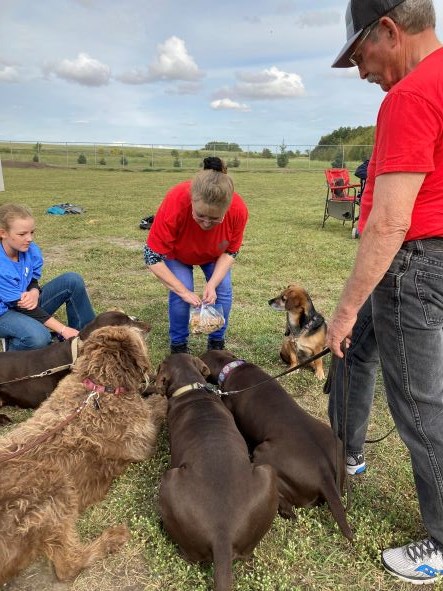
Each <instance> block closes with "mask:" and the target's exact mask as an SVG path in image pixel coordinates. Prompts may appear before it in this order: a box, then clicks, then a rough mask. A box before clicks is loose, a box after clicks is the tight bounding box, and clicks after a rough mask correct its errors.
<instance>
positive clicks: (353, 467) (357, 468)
mask: <svg viewBox="0 0 443 591" xmlns="http://www.w3.org/2000/svg"><path fill="white" fill-rule="evenodd" d="M365 470H366V462H365V456H364V454H359V453H350V452H348V453H347V454H346V472H347V473H348V474H349V475H350V476H354V474H361V473H362V472H364V471H365Z"/></svg>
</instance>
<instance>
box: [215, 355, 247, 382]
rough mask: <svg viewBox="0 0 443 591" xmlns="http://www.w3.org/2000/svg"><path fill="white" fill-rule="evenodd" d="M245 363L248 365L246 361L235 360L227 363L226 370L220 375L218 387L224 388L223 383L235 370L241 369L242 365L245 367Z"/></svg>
mask: <svg viewBox="0 0 443 591" xmlns="http://www.w3.org/2000/svg"><path fill="white" fill-rule="evenodd" d="M244 363H246V361H245V360H244V359H234V361H231V362H230V363H227V364H226V365H225V366H224V368H223V369H222V370H221V372H220V373H219V374H218V385H219V386H220V388H221V387H222V386H223V382H224V381H225V380H226V378H227V377H228V374H229V373H230V372H231V371H232V370H233V369H235V368H236V367H240V365H243V364H244Z"/></svg>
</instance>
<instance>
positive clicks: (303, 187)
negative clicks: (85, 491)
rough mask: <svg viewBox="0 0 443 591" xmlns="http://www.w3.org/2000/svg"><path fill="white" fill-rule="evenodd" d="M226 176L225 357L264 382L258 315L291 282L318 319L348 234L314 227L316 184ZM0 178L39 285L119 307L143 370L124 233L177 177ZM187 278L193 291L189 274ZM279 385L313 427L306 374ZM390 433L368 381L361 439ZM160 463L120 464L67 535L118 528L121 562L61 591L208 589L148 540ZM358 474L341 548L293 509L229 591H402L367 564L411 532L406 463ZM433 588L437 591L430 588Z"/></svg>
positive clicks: (157, 293) (138, 299)
mask: <svg viewBox="0 0 443 591" xmlns="http://www.w3.org/2000/svg"><path fill="white" fill-rule="evenodd" d="M232 176H233V178H234V182H235V186H236V190H237V191H238V192H239V193H240V194H241V195H242V196H243V197H244V199H245V201H246V202H247V204H248V207H249V210H250V221H249V224H248V227H247V231H246V235H245V240H244V245H243V248H242V250H241V253H240V256H239V258H238V259H237V261H236V264H235V267H234V272H233V282H234V292H235V301H234V306H233V311H232V317H231V326H230V330H229V334H228V345H229V348H231V349H232V350H233V351H234V352H235V353H237V354H238V355H241V356H242V357H245V358H247V359H250V360H251V361H254V362H256V363H258V364H260V365H261V366H263V368H264V369H266V370H267V371H269V372H270V373H273V374H276V373H279V372H280V371H282V369H283V367H282V365H281V364H280V362H279V356H278V352H279V348H280V344H281V339H282V335H283V330H284V324H285V318H284V315H283V314H279V313H278V312H275V311H273V310H271V308H270V307H269V306H268V305H267V301H268V299H269V298H271V297H273V296H274V295H276V294H277V293H278V291H279V290H280V289H281V288H282V287H284V286H286V285H287V284H288V283H290V282H299V283H301V284H302V285H303V286H304V287H305V288H306V289H307V290H308V291H309V293H310V294H311V297H312V299H313V301H314V303H315V306H316V308H317V309H318V310H319V311H320V312H322V313H323V314H324V315H325V316H326V318H328V317H329V316H330V315H331V313H332V311H333V309H334V306H335V304H336V302H337V301H338V298H339V295H340V292H341V289H342V286H343V283H344V281H345V279H346V277H347V275H348V273H349V271H350V268H351V265H352V261H353V258H354V254H355V250H356V247H357V243H356V241H353V240H352V239H351V231H350V227H349V224H348V225H346V226H345V227H344V226H343V225H342V224H341V223H340V222H338V221H337V220H333V219H330V220H328V221H327V222H326V226H325V228H324V229H322V228H321V222H322V217H323V207H324V198H325V192H326V189H325V183H324V177H323V174H322V173H307V172H300V173H296V174H269V173H254V174H243V173H240V172H239V173H233V174H232ZM4 178H5V187H6V191H5V192H4V193H0V202H6V201H15V202H20V203H26V204H28V205H30V206H31V207H32V208H33V211H34V214H35V217H36V219H37V228H38V230H37V237H36V241H37V242H38V244H39V245H40V246H41V247H42V249H43V252H44V254H45V261H46V265H45V276H44V280H48V279H50V278H51V277H53V276H55V275H57V274H59V273H61V272H63V271H66V270H75V271H78V272H80V273H81V274H82V275H83V276H84V277H85V280H86V283H87V285H88V288H89V291H90V294H91V298H92V300H93V302H94V304H95V306H96V309H97V311H103V310H105V309H107V308H109V307H111V306H120V307H123V308H124V309H125V310H126V311H127V312H129V313H131V314H135V315H137V316H140V317H141V318H143V319H145V320H148V321H149V322H150V323H151V324H152V331H151V333H150V337H149V338H150V351H151V357H152V361H153V365H154V366H156V365H157V364H158V363H159V362H160V361H161V360H162V359H163V358H164V356H165V355H166V354H167V353H168V339H167V316H166V291H165V289H164V287H162V285H161V284H160V283H159V282H158V281H156V280H155V278H154V277H153V276H151V275H149V274H148V273H147V272H146V270H145V268H144V264H143V259H142V246H143V243H144V239H145V236H146V233H145V232H144V231H142V230H140V229H139V228H138V224H139V221H140V219H141V218H142V217H145V215H147V214H150V213H154V212H155V210H156V208H157V206H158V205H159V203H160V201H161V199H162V197H163V195H164V193H165V191H166V189H168V188H169V187H170V186H171V185H173V184H174V183H176V182H178V181H179V180H182V179H183V178H185V176H184V173H183V172H182V174H179V173H161V172H153V173H150V174H143V173H141V172H140V173H137V172H134V173H131V174H129V173H125V172H121V171H111V172H110V171H103V170H92V169H84V170H70V169H29V170H28V169H23V170H22V169H20V170H18V169H9V168H4ZM59 202H71V203H75V204H78V205H81V206H83V207H84V208H86V213H84V214H83V215H79V216H74V215H72V216H63V217H61V216H49V215H46V214H45V210H46V209H47V207H49V206H50V205H53V204H54V203H59ZM196 276H197V289H200V290H201V289H202V286H203V280H202V277H201V276H200V273H199V272H198V270H197V273H196ZM191 346H192V349H193V352H194V353H195V354H199V353H200V352H202V351H203V350H204V347H205V338H204V337H203V336H200V335H196V336H194V337H193V339H192V342H191ZM327 364H328V359H327V360H326V365H327ZM282 383H283V385H284V386H285V387H286V388H287V389H288V391H289V392H290V393H291V394H292V395H293V396H294V397H295V398H296V399H297V401H298V403H299V404H300V405H301V406H303V407H304V408H305V409H307V410H308V411H309V412H311V413H312V414H313V415H315V416H317V417H319V418H321V419H324V420H327V398H326V396H325V395H324V394H323V393H322V385H321V384H320V383H318V382H317V381H316V380H315V378H314V376H313V374H311V373H309V372H308V371H301V372H300V373H297V374H290V375H289V376H287V377H285V378H283V379H282ZM8 412H9V414H10V415H12V416H14V418H15V420H16V421H20V420H23V419H24V418H26V416H28V415H29V411H10V409H8ZM391 426H392V420H391V418H390V415H389V412H388V410H387V407H386V402H385V399H384V394H383V388H382V383H381V380H380V379H379V380H378V382H377V392H376V397H375V403H374V411H373V413H372V417H371V422H370V429H369V437H370V438H375V437H377V436H379V435H383V434H384V433H386V432H387V431H388V430H389V428H390V427H391ZM168 462H169V456H168V443H167V435H166V432H165V431H163V432H162V433H161V435H160V438H159V442H158V450H157V453H156V455H155V457H154V458H153V459H152V460H151V461H149V462H145V463H142V464H138V465H133V466H131V467H130V469H129V470H128V471H127V472H126V473H125V474H124V475H123V476H122V477H121V478H120V479H118V480H117V481H116V482H115V484H114V486H113V487H112V490H111V492H110V493H109V495H108V496H107V498H106V499H105V501H104V502H102V503H101V504H99V505H97V506H95V507H93V508H91V509H90V510H89V511H88V512H87V513H86V514H85V515H84V516H83V518H82V519H81V522H80V524H79V527H80V531H81V533H82V535H83V536H85V537H86V538H90V537H92V536H94V535H95V534H97V533H98V532H100V531H101V530H102V529H103V527H105V526H106V525H109V524H116V523H119V522H120V521H126V522H127V523H128V524H129V527H130V528H131V531H132V534H133V538H132V541H131V543H130V544H128V545H127V546H126V547H125V549H124V550H123V551H122V552H121V553H119V554H118V555H116V556H114V557H110V558H108V559H107V560H106V561H104V562H103V563H102V564H99V565H96V566H94V567H93V568H91V569H89V570H87V571H85V572H84V573H83V574H81V575H80V576H79V577H78V578H77V580H76V581H75V582H74V584H73V585H72V589H73V590H74V591H86V590H87V591H98V590H100V591H106V590H108V589H109V590H117V589H128V590H129V589H131V590H133V591H135V590H137V591H139V590H140V591H142V590H144V591H154V590H157V589H161V590H162V591H204V590H206V589H208V588H211V581H212V566H211V565H209V566H208V565H189V564H187V563H186V562H184V561H183V560H182V559H181V558H180V557H179V556H178V553H177V548H176V547H175V546H174V544H173V543H172V542H171V541H170V540H169V539H168V537H167V536H166V534H165V533H164V532H163V531H162V530H161V528H160V521H159V514H158V510H157V495H158V485H159V480H160V477H161V474H162V473H163V472H164V471H165V470H166V469H167V467H168ZM367 464H368V470H367V474H366V475H362V476H359V477H354V478H353V479H352V482H351V484H352V507H351V510H350V513H349V516H348V519H349V522H350V524H351V527H352V528H353V530H354V532H355V541H354V543H353V544H352V545H350V544H349V543H348V542H347V541H346V540H345V539H344V538H343V537H342V536H341V534H340V533H339V531H338V528H337V526H336V524H335V523H334V521H333V519H332V517H331V514H330V512H329V510H328V509H327V508H326V507H315V508H312V509H304V510H298V511H297V519H296V520H294V521H291V522H289V521H285V520H283V519H281V518H280V517H276V518H275V520H274V524H273V526H272V529H271V530H270V532H269V533H268V534H267V535H266V536H265V537H264V539H263V540H262V542H261V543H260V545H259V546H258V548H257V549H256V552H255V554H254V558H253V559H252V560H251V561H249V562H247V563H242V562H238V563H235V565H234V572H235V581H236V583H235V591H298V590H303V591H305V590H309V591H320V590H321V591H325V590H343V591H344V590H346V591H349V590H352V591H357V590H361V589H363V590H374V591H375V590H386V591H391V590H394V589H395V590H406V589H409V585H406V584H403V583H399V582H397V581H395V580H394V579H393V578H391V577H390V576H389V575H387V574H385V573H384V572H383V570H382V569H381V566H380V559H379V554H380V549H381V548H383V547H385V546H386V545H391V544H396V545H397V544H402V543H405V542H407V541H409V540H410V539H417V538H419V537H420V536H422V535H423V534H424V531H423V529H422V525H421V521H420V516H419V510H418V506H417V502H416V497H415V488H414V484H413V481H412V475H411V469H410V464H409V459H408V454H407V452H406V450H405V448H404V446H403V444H402V443H401V442H400V440H399V438H398V436H397V435H396V434H395V433H393V434H392V435H390V436H389V438H388V439H387V440H385V441H383V442H381V443H378V444H374V445H368V446H367ZM25 588H26V587H25V586H23V587H21V589H23V591H24V589H25ZM69 588H71V587H69ZM48 589H52V587H48ZM54 589H55V587H54ZM434 589H443V586H442V585H441V584H440V583H438V584H436V585H435V586H434ZM43 591H44V590H43Z"/></svg>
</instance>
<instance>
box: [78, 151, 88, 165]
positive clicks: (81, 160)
mask: <svg viewBox="0 0 443 591" xmlns="http://www.w3.org/2000/svg"><path fill="white" fill-rule="evenodd" d="M87 162H88V161H87V159H86V156H85V155H84V154H83V153H82V154H80V155H79V157H78V158H77V163H78V164H86V163H87Z"/></svg>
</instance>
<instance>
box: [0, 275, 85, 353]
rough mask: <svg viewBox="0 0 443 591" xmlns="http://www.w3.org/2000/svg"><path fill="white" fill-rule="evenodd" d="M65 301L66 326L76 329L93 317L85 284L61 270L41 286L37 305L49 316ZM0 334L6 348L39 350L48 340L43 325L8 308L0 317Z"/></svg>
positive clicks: (81, 279)
mask: <svg viewBox="0 0 443 591" xmlns="http://www.w3.org/2000/svg"><path fill="white" fill-rule="evenodd" d="M63 304H66V315H67V318H68V325H69V326H70V327H72V328H76V329H78V330H80V329H81V328H83V327H84V326H85V325H86V324H88V322H91V320H93V319H94V318H95V312H94V310H93V308H92V306H91V302H90V301H89V296H88V293H87V291H86V287H85V283H84V281H83V278H82V277H81V275H78V274H77V273H64V274H63V275H59V276H58V277H56V278H55V279H52V281H49V282H48V283H46V284H45V285H44V286H43V287H42V291H41V294H40V298H39V306H40V307H41V308H43V309H44V310H46V312H47V313H48V314H50V315H51V316H52V314H54V312H56V310H58V309H59V308H60V306H62V305H63ZM0 337H2V338H6V340H7V348H8V350H15V351H19V350H24V349H39V348H40V347H46V346H47V345H49V344H50V343H51V332H50V331H49V329H48V328H46V326H44V324H42V323H41V322H39V321H38V320H35V319H34V318H31V317H30V316H26V315H25V314H21V313H20V312H17V311H15V310H8V312H6V313H5V314H3V315H2V316H0Z"/></svg>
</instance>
